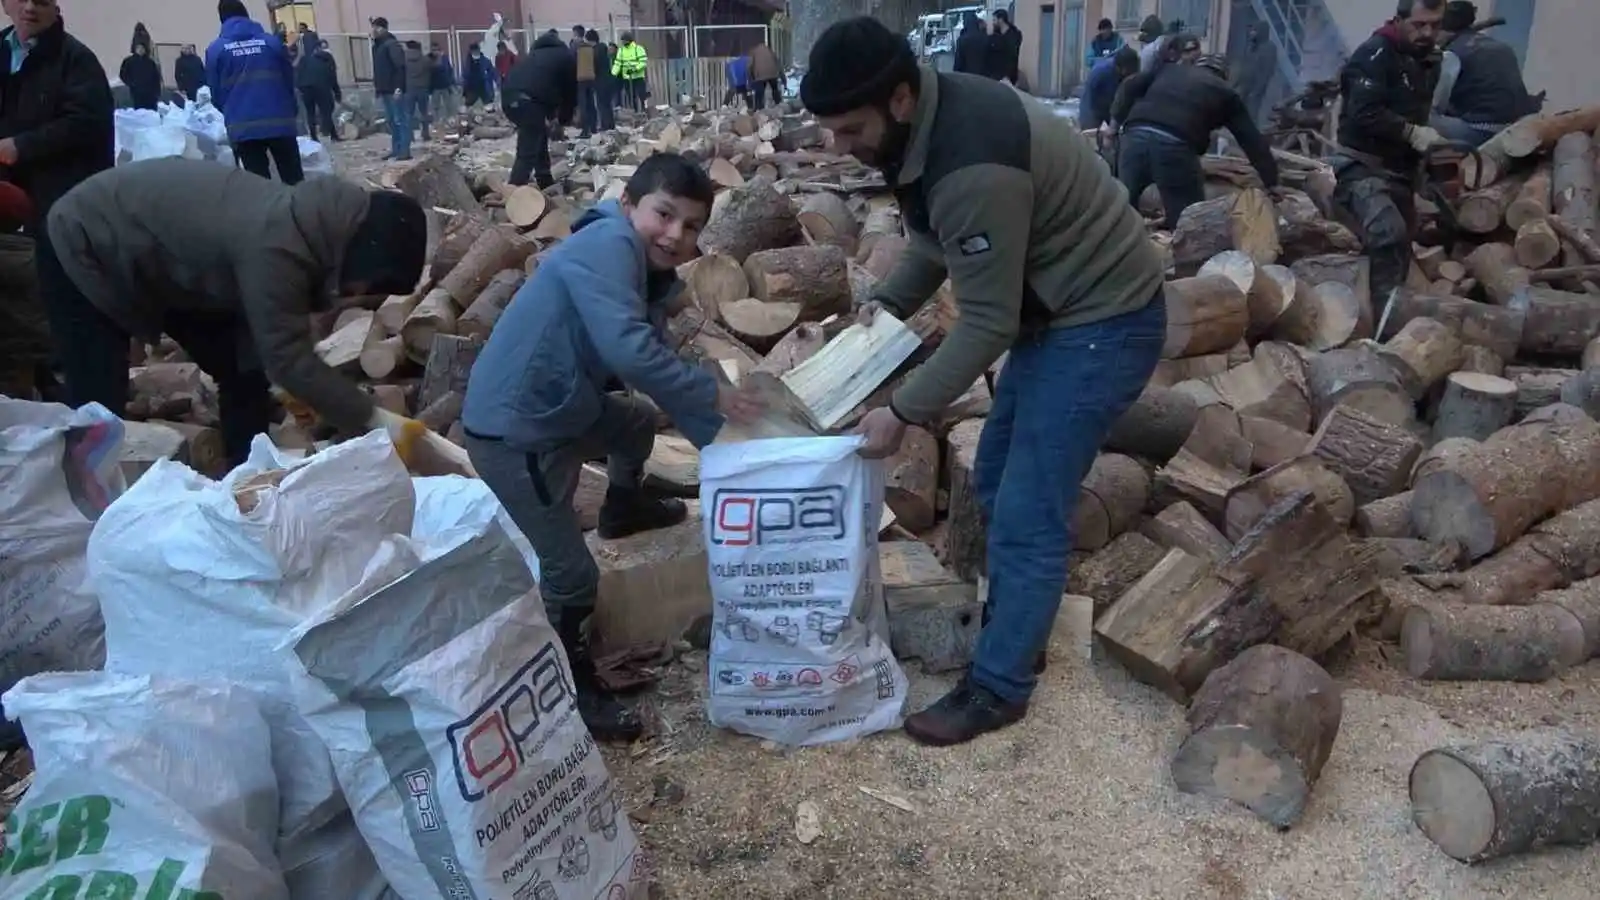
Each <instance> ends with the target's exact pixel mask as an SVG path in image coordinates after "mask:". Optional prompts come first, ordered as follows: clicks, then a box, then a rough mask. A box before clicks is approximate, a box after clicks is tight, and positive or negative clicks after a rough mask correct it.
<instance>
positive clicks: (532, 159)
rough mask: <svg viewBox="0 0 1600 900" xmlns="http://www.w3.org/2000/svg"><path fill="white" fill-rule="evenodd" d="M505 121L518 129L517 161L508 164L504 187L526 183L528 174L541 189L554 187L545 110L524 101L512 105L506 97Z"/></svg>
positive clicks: (546, 112) (548, 127)
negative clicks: (507, 174) (508, 170)
mask: <svg viewBox="0 0 1600 900" xmlns="http://www.w3.org/2000/svg"><path fill="white" fill-rule="evenodd" d="M506 103H507V104H508V105H507V106H506V118H508V119H510V120H511V124H513V125H515V126H517V158H516V161H515V162H513V163H512V164H511V177H510V178H508V179H506V183H507V184H513V185H518V184H527V183H528V178H529V176H530V175H531V176H532V177H533V180H534V183H536V184H538V185H539V187H541V188H547V187H549V186H550V185H552V184H555V179H554V178H552V177H551V176H550V123H549V121H548V111H547V110H546V109H545V108H544V107H543V106H540V105H539V104H537V103H529V102H527V101H526V100H523V101H522V102H520V103H516V104H515V105H511V104H512V103H513V100H512V98H510V97H507V98H506Z"/></svg>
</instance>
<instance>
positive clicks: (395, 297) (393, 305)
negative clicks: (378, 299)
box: [372, 279, 432, 337]
mask: <svg viewBox="0 0 1600 900" xmlns="http://www.w3.org/2000/svg"><path fill="white" fill-rule="evenodd" d="M423 284H424V286H427V280H426V279H424V282H423ZM428 290H432V288H431V287H429V288H428ZM427 293H428V291H427V290H420V291H418V292H416V293H411V294H392V295H390V296H388V297H385V298H383V302H382V303H380V304H378V309H377V310H376V311H375V312H373V314H372V317H373V318H374V319H376V320H377V322H378V325H379V326H380V327H381V328H382V329H383V334H384V336H385V337H387V336H389V335H392V334H399V333H400V329H401V328H404V327H405V324H406V317H407V316H410V315H411V311H412V310H413V309H415V308H416V306H417V304H418V303H420V302H422V298H423V297H424V296H426V295H427Z"/></svg>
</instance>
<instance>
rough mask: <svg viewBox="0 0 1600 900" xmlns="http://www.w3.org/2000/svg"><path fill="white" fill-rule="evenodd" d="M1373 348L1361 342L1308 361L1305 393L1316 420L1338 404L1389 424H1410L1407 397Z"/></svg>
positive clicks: (1392, 372)
mask: <svg viewBox="0 0 1600 900" xmlns="http://www.w3.org/2000/svg"><path fill="white" fill-rule="evenodd" d="M1375 346H1376V345H1374V344H1371V343H1361V344H1356V345H1354V346H1351V347H1341V348H1339V349H1337V350H1329V351H1327V352H1326V353H1319V354H1317V355H1315V356H1313V357H1312V358H1311V360H1310V362H1309V363H1308V364H1307V365H1306V393H1307V394H1308V395H1309V396H1310V398H1311V410H1312V415H1314V416H1315V417H1316V418H1317V421H1321V420H1322V419H1324V418H1326V417H1327V415H1328V413H1330V412H1333V408H1334V407H1336V406H1339V405H1341V404H1343V405H1345V406H1348V407H1351V408H1352V409H1357V410H1360V411H1361V412H1363V413H1366V414H1367V415H1369V416H1371V417H1373V418H1375V419H1377V420H1378V421H1380V422H1387V423H1389V424H1390V425H1405V424H1407V423H1408V422H1410V421H1411V419H1412V416H1413V410H1412V403H1411V395H1410V394H1409V393H1408V392H1407V391H1406V389H1405V388H1403V387H1401V386H1400V380H1399V379H1398V378H1397V377H1396V376H1395V373H1394V369H1392V368H1391V367H1390V366H1388V365H1387V364H1386V363H1385V362H1384V361H1383V357H1381V356H1379V355H1378V351H1377V350H1375V349H1374V347H1375Z"/></svg>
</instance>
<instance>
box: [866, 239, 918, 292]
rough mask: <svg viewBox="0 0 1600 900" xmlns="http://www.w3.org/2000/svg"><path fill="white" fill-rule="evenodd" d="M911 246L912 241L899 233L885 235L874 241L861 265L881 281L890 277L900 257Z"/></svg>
mask: <svg viewBox="0 0 1600 900" xmlns="http://www.w3.org/2000/svg"><path fill="white" fill-rule="evenodd" d="M909 247H910V242H909V241H907V240H906V239H905V238H903V237H901V236H899V235H889V234H886V235H883V236H881V237H879V238H878V239H877V240H875V241H873V243H872V249H871V250H870V251H869V252H868V253H867V254H866V256H865V258H863V259H862V260H861V267H862V268H863V269H866V270H867V272H868V273H870V274H871V275H872V277H873V278H876V279H878V280H879V281H882V280H884V279H885V278H888V277H889V274H890V273H891V272H893V271H894V267H895V266H896V265H898V264H899V262H900V257H901V256H902V255H904V254H905V252H906V251H907V249H909Z"/></svg>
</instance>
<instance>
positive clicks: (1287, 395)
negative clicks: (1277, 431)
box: [1206, 341, 1311, 432]
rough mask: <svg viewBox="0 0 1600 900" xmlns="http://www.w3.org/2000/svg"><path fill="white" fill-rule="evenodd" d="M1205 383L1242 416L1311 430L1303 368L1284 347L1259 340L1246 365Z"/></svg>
mask: <svg viewBox="0 0 1600 900" xmlns="http://www.w3.org/2000/svg"><path fill="white" fill-rule="evenodd" d="M1206 383H1207V384H1208V385H1210V386H1211V389H1212V390H1214V391H1216V392H1217V396H1218V397H1220V398H1222V402H1224V403H1226V404H1228V406H1229V407H1231V408H1232V409H1233V411H1234V412H1237V413H1238V414H1239V415H1241V416H1255V417H1257V418H1262V419H1271V420H1273V421H1275V422H1281V423H1282V424H1284V425H1286V426H1288V427H1289V428H1292V429H1294V430H1296V431H1302V432H1303V431H1306V430H1308V429H1309V428H1310V427H1311V402H1310V400H1308V399H1307V398H1306V379H1305V367H1304V365H1303V364H1302V363H1301V362H1300V357H1299V356H1297V355H1296V354H1295V352H1294V351H1293V350H1291V349H1289V348H1288V347H1287V346H1285V345H1283V344H1277V343H1273V342H1272V341H1262V342H1261V343H1259V344H1257V345H1256V351H1255V355H1254V357H1253V358H1252V359H1251V360H1250V361H1249V362H1248V363H1246V364H1244V365H1241V366H1236V367H1234V368H1232V369H1229V370H1228V371H1226V372H1223V373H1222V374H1221V375H1215V376H1212V377H1211V378H1208V379H1206Z"/></svg>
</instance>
